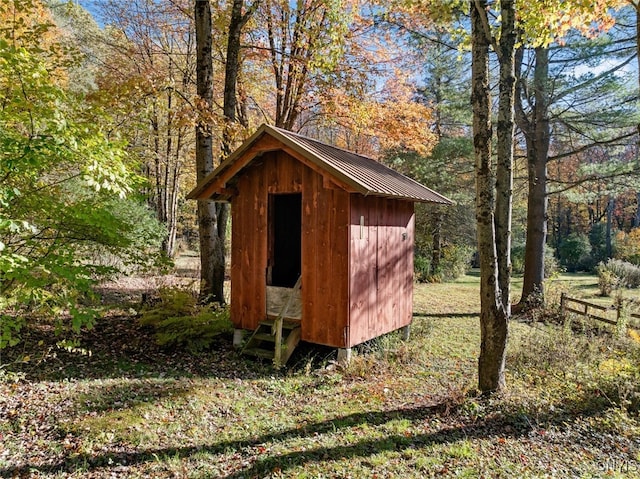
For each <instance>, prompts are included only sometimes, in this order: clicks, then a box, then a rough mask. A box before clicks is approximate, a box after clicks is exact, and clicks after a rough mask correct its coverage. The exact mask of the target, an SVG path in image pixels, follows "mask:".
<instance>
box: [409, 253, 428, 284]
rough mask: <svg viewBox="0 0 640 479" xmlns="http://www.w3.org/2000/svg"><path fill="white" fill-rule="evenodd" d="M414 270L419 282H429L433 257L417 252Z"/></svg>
mask: <svg viewBox="0 0 640 479" xmlns="http://www.w3.org/2000/svg"><path fill="white" fill-rule="evenodd" d="M413 271H414V274H415V279H416V281H417V282H418V283H427V282H429V275H430V273H431V258H430V257H429V256H426V255H424V254H422V253H416V255H415V257H414V259H413Z"/></svg>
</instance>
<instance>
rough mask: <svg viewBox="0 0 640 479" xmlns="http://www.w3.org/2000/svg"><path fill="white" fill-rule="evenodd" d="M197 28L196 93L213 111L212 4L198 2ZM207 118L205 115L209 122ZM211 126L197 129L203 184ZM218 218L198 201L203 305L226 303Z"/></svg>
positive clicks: (210, 166) (210, 158) (208, 204)
mask: <svg viewBox="0 0 640 479" xmlns="http://www.w3.org/2000/svg"><path fill="white" fill-rule="evenodd" d="M194 21H195V27H196V92H197V94H198V97H199V100H200V108H201V109H202V110H205V111H210V110H211V109H212V107H213V64H212V57H211V48H212V40H211V6H210V5H209V0H195V5H194ZM206 116H207V115H201V118H206ZM211 133H212V132H211V125H210V124H209V123H207V122H206V121H202V120H199V121H198V124H197V125H196V172H197V175H196V176H197V181H198V183H199V182H201V181H202V180H203V179H204V178H205V177H206V176H207V175H208V174H209V173H210V172H211V171H213V138H212V134H211ZM221 216H222V217H221V218H219V217H218V207H217V206H216V204H215V203H214V202H213V201H211V200H198V231H199V233H200V265H201V267H200V298H201V300H203V301H212V302H219V303H223V302H224V234H225V233H226V228H225V227H224V226H223V228H219V225H220V224H222V221H220V220H222V219H224V220H225V223H224V224H225V225H226V218H223V217H224V214H223V215H221Z"/></svg>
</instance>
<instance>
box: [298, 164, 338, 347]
mask: <svg viewBox="0 0 640 479" xmlns="http://www.w3.org/2000/svg"><path fill="white" fill-rule="evenodd" d="M302 202H303V205H302V211H303V216H302V231H303V232H302V239H303V242H302V251H303V253H302V297H303V304H302V318H303V319H302V339H303V340H304V341H309V342H313V343H317V344H324V345H327V346H334V347H345V345H346V344H347V341H346V339H347V337H346V336H347V332H346V328H347V321H348V287H349V282H348V276H349V269H348V256H349V246H348V230H347V224H348V219H349V216H348V211H349V207H348V204H349V194H348V193H346V192H345V191H342V190H337V189H327V188H324V186H323V179H322V176H320V175H319V174H317V173H316V172H314V171H313V170H311V169H310V168H306V167H305V171H304V179H303V192H302Z"/></svg>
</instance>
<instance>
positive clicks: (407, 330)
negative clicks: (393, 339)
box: [400, 324, 411, 341]
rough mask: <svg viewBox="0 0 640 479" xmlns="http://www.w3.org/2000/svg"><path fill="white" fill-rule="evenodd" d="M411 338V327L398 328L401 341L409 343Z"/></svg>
mask: <svg viewBox="0 0 640 479" xmlns="http://www.w3.org/2000/svg"><path fill="white" fill-rule="evenodd" d="M410 336H411V325H410V324H407V325H406V326H405V327H403V328H400V337H401V338H402V340H403V341H409V337H410Z"/></svg>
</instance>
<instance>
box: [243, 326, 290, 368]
mask: <svg viewBox="0 0 640 479" xmlns="http://www.w3.org/2000/svg"><path fill="white" fill-rule="evenodd" d="M273 327H274V321H272V320H269V319H267V320H265V321H261V322H260V323H259V324H258V327H257V328H256V330H255V331H254V332H253V334H252V335H251V337H250V338H249V340H248V341H247V344H246V345H245V347H244V348H243V350H242V354H246V355H248V356H254V357H259V358H265V359H271V360H275V356H276V354H275V352H276V348H277V347H280V348H281V353H280V362H281V364H280V366H282V365H284V364H286V362H287V360H288V359H289V358H290V357H291V355H292V354H293V351H294V349H295V348H296V346H297V345H298V343H299V342H300V336H301V334H300V332H301V331H300V321H295V320H285V321H283V325H282V342H281V343H280V345H279V346H278V345H276V336H275V334H274V333H273Z"/></svg>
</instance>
